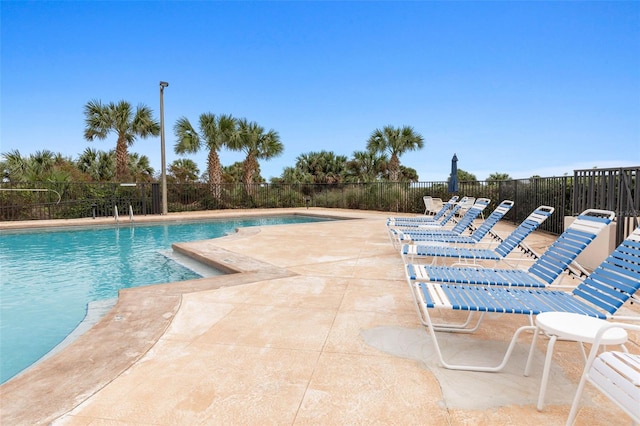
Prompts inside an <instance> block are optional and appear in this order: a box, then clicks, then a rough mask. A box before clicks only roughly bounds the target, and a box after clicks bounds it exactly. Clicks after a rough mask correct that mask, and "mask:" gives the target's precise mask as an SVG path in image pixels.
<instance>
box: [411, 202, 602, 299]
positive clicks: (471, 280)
mask: <svg viewBox="0 0 640 426" xmlns="http://www.w3.org/2000/svg"><path fill="white" fill-rule="evenodd" d="M614 217H615V213H614V212H612V211H608V210H593V209H591V210H586V211H584V212H583V213H582V214H581V215H580V216H578V217H577V218H576V220H575V221H574V222H573V223H572V224H571V225H570V226H569V227H568V228H567V229H566V230H565V231H564V232H563V233H562V235H560V236H559V237H558V238H557V239H556V240H555V241H554V242H553V244H551V246H549V248H548V249H547V250H545V252H544V253H543V254H542V256H540V257H539V258H538V259H536V260H535V262H534V263H533V264H532V265H531V267H530V268H529V269H528V270H524V269H500V268H495V269H494V268H482V267H455V266H453V267H448V266H432V265H416V264H411V263H409V264H407V265H406V273H407V278H409V279H412V280H416V279H418V280H420V281H424V282H441V283H456V284H483V285H506V286H513V287H548V286H551V285H552V284H553V283H554V282H555V281H556V280H557V279H558V277H559V276H560V275H561V274H562V272H563V271H565V270H567V268H569V265H571V263H572V262H573V261H575V259H576V258H577V257H578V256H579V255H580V253H582V252H583V251H584V249H585V248H587V246H588V245H589V244H590V243H591V242H592V241H593V240H594V239H595V238H596V237H597V236H598V234H599V233H600V232H601V231H602V230H603V229H604V228H606V227H607V225H609V224H610V223H611V222H612V221H613V219H614ZM555 287H556V288H557V287H558V286H555Z"/></svg>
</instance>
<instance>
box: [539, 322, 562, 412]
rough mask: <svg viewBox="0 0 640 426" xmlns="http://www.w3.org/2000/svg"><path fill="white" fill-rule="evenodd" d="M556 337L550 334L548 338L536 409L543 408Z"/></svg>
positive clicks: (540, 409)
mask: <svg viewBox="0 0 640 426" xmlns="http://www.w3.org/2000/svg"><path fill="white" fill-rule="evenodd" d="M557 339H558V337H557V336H554V335H552V336H551V338H550V339H549V345H548V346H547V355H546V356H545V359H544V369H543V370H542V382H541V383H540V393H539V394H538V405H537V408H538V411H542V409H543V408H544V396H545V394H546V392H547V382H548V381H549V369H550V367H551V358H552V357H553V346H554V345H555V343H556V340H557Z"/></svg>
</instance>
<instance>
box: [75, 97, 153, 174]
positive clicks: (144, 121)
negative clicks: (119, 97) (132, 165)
mask: <svg viewBox="0 0 640 426" xmlns="http://www.w3.org/2000/svg"><path fill="white" fill-rule="evenodd" d="M84 114H85V116H86V117H85V125H86V126H85V130H84V138H85V139H86V140H88V141H93V140H94V139H96V138H97V139H106V138H107V135H108V134H109V133H110V132H115V133H116V134H117V135H118V140H117V141H116V175H115V178H116V180H123V179H125V178H128V177H130V173H129V169H128V166H129V158H128V157H129V153H128V151H127V150H128V147H130V146H132V145H133V143H134V142H135V140H136V138H137V137H138V136H139V137H141V138H143V139H146V138H147V137H149V136H158V135H159V134H160V124H159V123H158V121H157V120H155V119H154V118H153V117H152V114H153V111H152V110H151V109H150V108H148V107H147V106H145V105H142V104H140V105H138V107H137V108H136V111H135V113H134V111H133V110H132V108H131V104H129V102H126V101H120V102H118V103H117V104H116V103H114V102H110V103H108V104H106V105H103V104H102V102H100V101H98V100H92V101H89V102H88V103H87V104H86V105H85V107H84Z"/></svg>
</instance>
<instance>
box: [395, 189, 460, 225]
mask: <svg viewBox="0 0 640 426" xmlns="http://www.w3.org/2000/svg"><path fill="white" fill-rule="evenodd" d="M457 201H458V196H457V195H454V196H453V197H451V199H450V200H449V201H447V202H446V203H444V205H443V206H442V208H441V209H440V210H439V211H438V212H437V213H436V214H435V215H434V216H399V217H390V218H387V226H396V222H397V226H402V224H403V223H408V224H412V223H414V222H420V223H430V222H438V223H439V222H441V220H442V219H443V218H444V217H445V215H446V214H447V213H448V212H449V211H450V210H451V209H453V208H454V207H455V206H457V205H458V204H457ZM458 208H460V207H458Z"/></svg>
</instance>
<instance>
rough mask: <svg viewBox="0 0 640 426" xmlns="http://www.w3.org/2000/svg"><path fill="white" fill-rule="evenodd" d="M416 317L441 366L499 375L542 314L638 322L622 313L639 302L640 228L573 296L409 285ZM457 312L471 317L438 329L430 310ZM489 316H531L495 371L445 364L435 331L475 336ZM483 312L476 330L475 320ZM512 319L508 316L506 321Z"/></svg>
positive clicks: (526, 290) (501, 288) (418, 283)
mask: <svg viewBox="0 0 640 426" xmlns="http://www.w3.org/2000/svg"><path fill="white" fill-rule="evenodd" d="M409 285H410V287H411V290H412V291H411V293H412V295H413V297H414V302H415V303H416V308H417V310H418V315H419V316H420V319H421V320H422V322H423V324H425V326H426V328H427V330H428V333H429V334H430V335H431V338H432V340H433V343H434V345H435V349H436V352H437V356H438V358H439V361H440V363H441V365H442V366H443V367H445V368H449V369H454V370H471V371H487V372H495V371H500V370H501V369H502V368H504V366H505V365H506V364H507V362H508V360H509V357H510V356H511V353H512V351H513V349H514V347H515V344H516V341H517V339H518V336H519V335H520V334H521V333H522V332H523V331H525V330H532V331H533V330H535V326H534V325H533V318H534V316H535V315H538V314H540V313H542V312H572V313H576V314H581V315H588V316H591V317H595V318H601V319H616V320H625V321H629V320H631V321H634V320H635V321H639V320H640V316H637V315H636V316H622V315H619V314H617V312H618V311H619V309H620V308H621V307H622V306H623V305H624V304H625V302H627V301H628V300H630V299H634V300H637V297H636V295H635V294H636V293H637V292H638V290H639V289H640V227H638V228H636V230H635V231H634V232H633V233H632V234H631V235H630V236H629V237H628V238H627V239H625V240H624V241H623V242H622V244H620V245H619V246H618V247H617V248H616V249H615V250H614V251H613V253H611V254H610V255H609V256H608V257H607V258H606V259H605V260H604V261H603V262H602V263H601V264H600V265H599V266H598V267H597V268H596V269H595V270H594V271H593V272H592V273H591V274H590V275H589V276H588V277H586V278H585V279H584V281H582V282H581V283H580V284H578V285H577V286H576V287H575V288H574V289H573V291H571V292H566V291H560V290H546V289H535V288H513V287H504V286H482V285H458V284H438V283H426V282H421V281H412V280H410V281H409ZM433 309H437V310H447V311H451V310H458V311H467V312H469V317H468V318H467V320H466V322H465V323H463V324H436V323H433V322H432V321H431V316H430V313H429V312H430V311H431V310H433ZM487 312H497V313H503V314H520V315H528V316H529V320H530V321H529V324H528V325H524V326H522V327H520V328H518V329H517V330H516V331H515V333H514V335H513V337H512V339H511V342H510V343H509V345H508V347H507V350H506V352H505V354H504V357H503V359H502V361H501V362H500V364H498V365H496V366H486V365H458V364H451V363H448V362H446V361H445V359H444V357H443V355H442V351H441V350H440V346H439V344H438V337H437V333H436V331H448V332H466V333H469V332H473V331H475V330H477V329H478V327H479V326H480V323H481V321H482V317H483V316H484V314H485V313H487ZM474 313H479V316H480V317H479V319H478V321H477V322H476V324H475V325H472V324H471V316H472V315H473V314H474ZM507 318H508V317H507Z"/></svg>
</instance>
